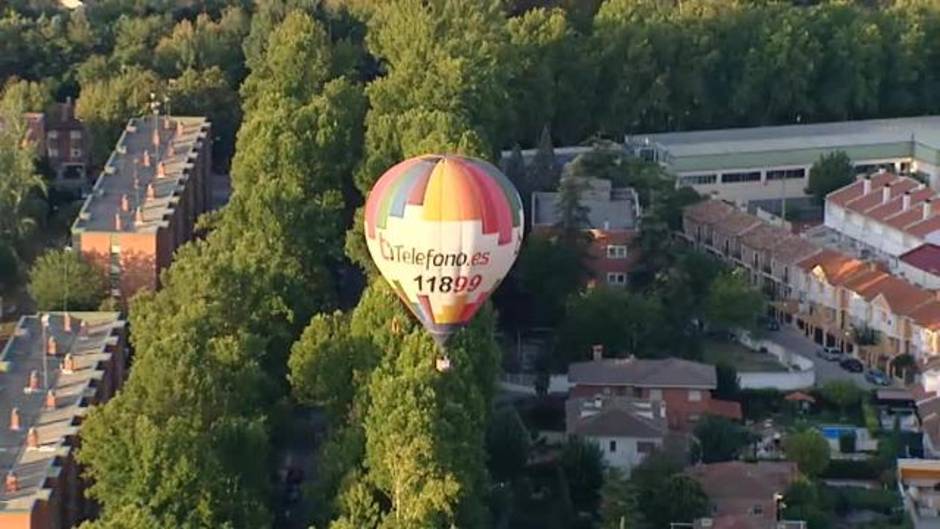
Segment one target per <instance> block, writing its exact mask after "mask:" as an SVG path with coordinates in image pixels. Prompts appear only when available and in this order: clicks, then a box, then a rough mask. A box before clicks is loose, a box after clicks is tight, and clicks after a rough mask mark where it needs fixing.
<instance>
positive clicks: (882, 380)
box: [865, 369, 891, 386]
mask: <svg viewBox="0 0 940 529" xmlns="http://www.w3.org/2000/svg"><path fill="white" fill-rule="evenodd" d="M865 380H867V381H869V382H871V383H872V384H875V385H876V386H890V385H891V380H890V379H888V375H886V374H885V372H884V371H882V370H880V369H869V370H868V372H866V373H865Z"/></svg>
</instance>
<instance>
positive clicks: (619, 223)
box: [532, 178, 639, 230]
mask: <svg viewBox="0 0 940 529" xmlns="http://www.w3.org/2000/svg"><path fill="white" fill-rule="evenodd" d="M585 180H587V182H588V187H587V189H586V191H585V192H584V193H583V194H582V196H581V205H582V206H583V207H585V208H587V210H588V224H589V225H588V226H583V228H585V229H608V230H610V229H613V230H629V229H634V228H636V227H637V218H638V217H639V211H638V210H639V204H638V199H637V195H636V192H635V191H634V190H633V188H630V187H624V188H614V187H612V186H611V183H610V181H609V180H601V179H598V178H588V179H585ZM558 197H559V193H558V192H547V191H537V192H535V193H532V225H533V226H554V225H556V224H558V221H559V210H558Z"/></svg>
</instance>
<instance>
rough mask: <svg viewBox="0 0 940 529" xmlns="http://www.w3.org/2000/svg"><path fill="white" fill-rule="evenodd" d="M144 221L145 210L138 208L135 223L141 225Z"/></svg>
mask: <svg viewBox="0 0 940 529" xmlns="http://www.w3.org/2000/svg"><path fill="white" fill-rule="evenodd" d="M143 223H144V210H143V209H141V208H137V211H136V212H135V213H134V225H135V226H140V225H141V224H143Z"/></svg>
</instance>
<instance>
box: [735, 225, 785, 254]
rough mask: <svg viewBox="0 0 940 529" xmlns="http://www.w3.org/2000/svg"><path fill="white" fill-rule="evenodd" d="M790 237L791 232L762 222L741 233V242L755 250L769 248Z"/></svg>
mask: <svg viewBox="0 0 940 529" xmlns="http://www.w3.org/2000/svg"><path fill="white" fill-rule="evenodd" d="M788 237H790V232H789V231H787V230H785V229H783V228H778V227H777V226H773V225H771V224H766V223H763V224H760V225H758V226H757V227H755V228H752V229H750V230H748V231H746V232H745V233H744V235H741V244H743V245H745V246H747V247H748V248H752V249H754V250H769V249H771V248H775V247H776V246H777V245H779V244H781V243H782V242H784V241H785V240H786V239H787V238H788Z"/></svg>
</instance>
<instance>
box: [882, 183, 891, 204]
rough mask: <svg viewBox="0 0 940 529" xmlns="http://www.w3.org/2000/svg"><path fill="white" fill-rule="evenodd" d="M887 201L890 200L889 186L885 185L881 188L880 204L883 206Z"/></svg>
mask: <svg viewBox="0 0 940 529" xmlns="http://www.w3.org/2000/svg"><path fill="white" fill-rule="evenodd" d="M889 200H891V184H885V185H884V186H883V187H882V188H881V203H882V204H884V203H885V202H887V201H889Z"/></svg>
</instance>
